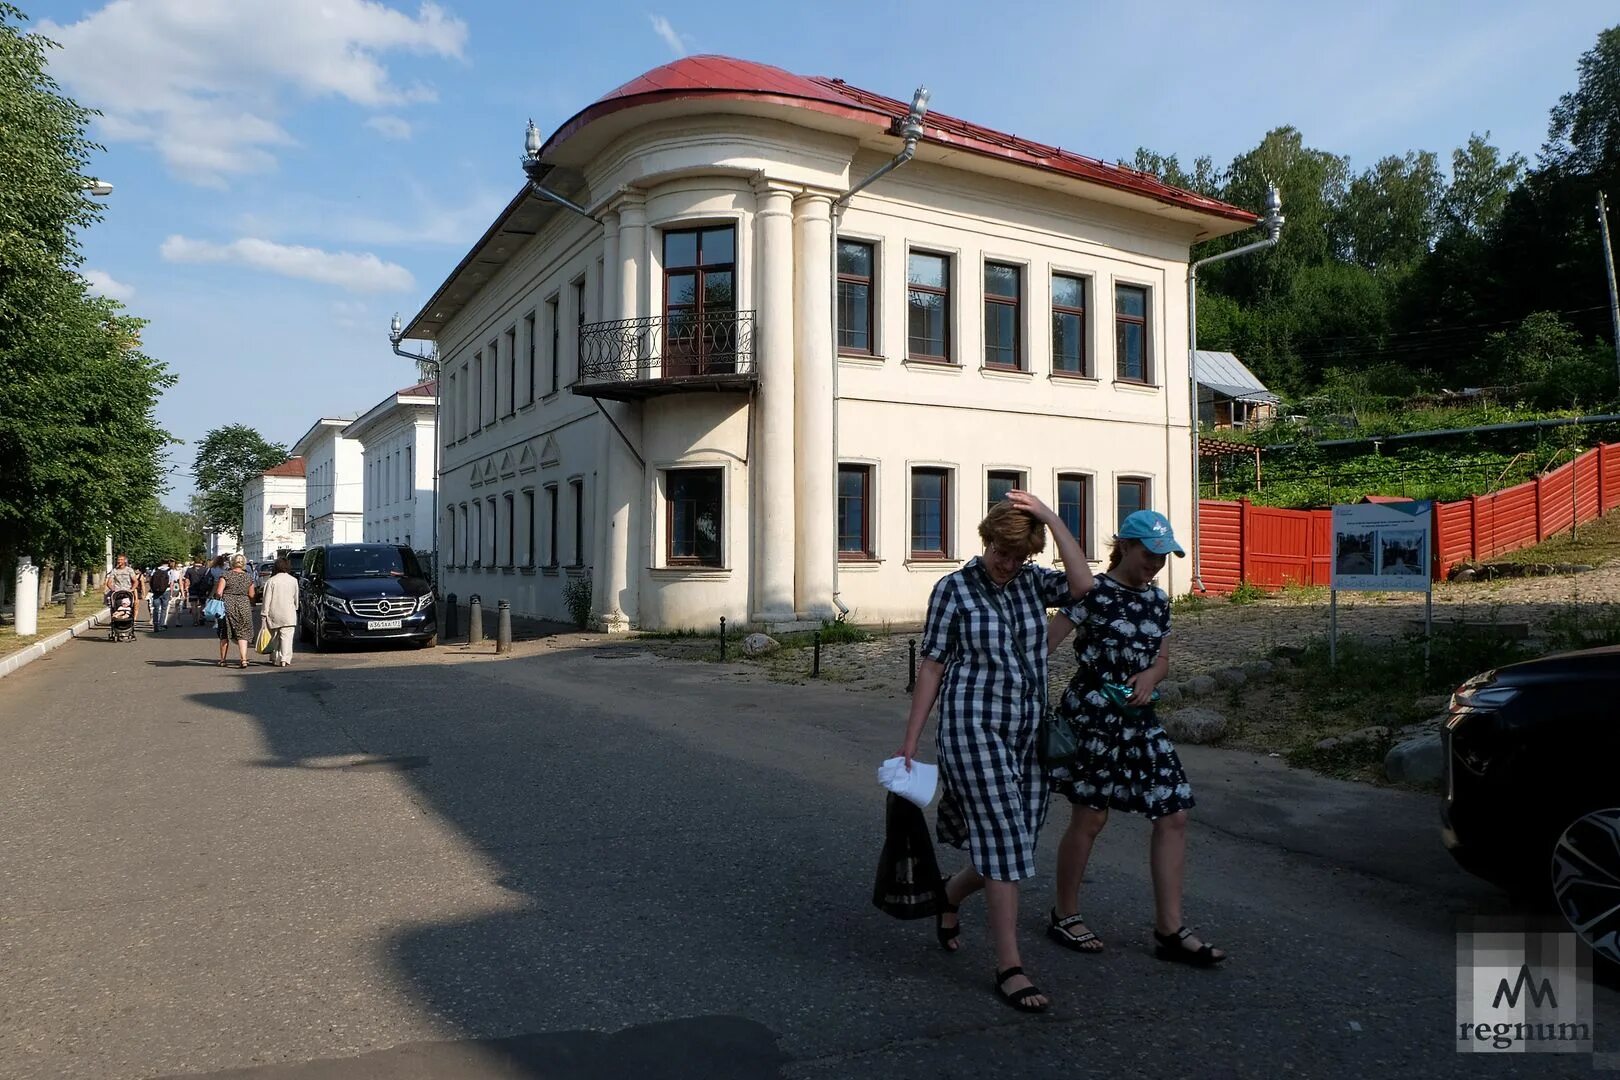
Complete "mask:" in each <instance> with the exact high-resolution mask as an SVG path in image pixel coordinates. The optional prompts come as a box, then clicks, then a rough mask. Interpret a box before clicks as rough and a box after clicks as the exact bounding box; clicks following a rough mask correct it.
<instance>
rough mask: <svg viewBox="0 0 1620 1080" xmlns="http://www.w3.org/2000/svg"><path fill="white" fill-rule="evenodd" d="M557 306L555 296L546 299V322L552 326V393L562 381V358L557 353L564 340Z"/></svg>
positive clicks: (550, 391)
mask: <svg viewBox="0 0 1620 1080" xmlns="http://www.w3.org/2000/svg"><path fill="white" fill-rule="evenodd" d="M557 308H558V304H557V298H556V297H555V296H553V297H552V298H551V299H550V300H547V301H546V322H547V324H548V325H550V327H551V382H550V386H551V389H550V390H548V391H547V393H550V394H555V393H556V392H557V387H558V386H560V385H561V383H562V358H561V357H560V356H558V355H557V354H558V352H559V351H560V350H559V348H558V344H559V343H560V342H561V341H562V326H561V324H560V321H559V318H560V313H559V312H558V310H557Z"/></svg>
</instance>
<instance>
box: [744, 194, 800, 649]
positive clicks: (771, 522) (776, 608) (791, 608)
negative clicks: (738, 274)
mask: <svg viewBox="0 0 1620 1080" xmlns="http://www.w3.org/2000/svg"><path fill="white" fill-rule="evenodd" d="M755 190H756V192H757V195H758V202H757V211H756V213H755V217H754V221H755V228H754V262H755V265H756V266H758V267H759V275H758V281H759V297H758V299H757V300H756V301H755V307H756V314H755V317H754V318H755V325H754V355H755V358H756V359H755V363H756V364H757V365H758V368H757V370H758V371H759V398H758V402H759V403H758V405H757V406H756V408H757V410H758V412H757V414H756V415H755V416H754V417H751V418H750V419H752V420H754V421H755V423H756V427H755V431H756V432H757V433H758V434H757V439H758V442H757V445H756V448H755V451H754V465H753V468H754V470H755V482H754V505H753V518H754V524H755V529H754V530H750V531H751V532H755V534H756V535H757V536H758V537H759V543H758V546H757V549H756V552H755V559H756V561H755V570H754V603H755V611H756V614H755V615H754V621H756V622H765V623H773V622H792V621H793V619H794V612H795V611H796V610H797V607H796V606H795V599H796V598H795V597H794V594H793V582H794V578H795V571H796V568H797V567H796V563H797V558H798V556H797V552H796V551H795V548H794V537H795V534H796V530H795V528H794V523H795V521H797V514H796V513H795V510H796V507H795V501H796V498H797V495H796V491H795V483H796V481H795V480H794V475H793V471H794V470H793V465H794V445H793V428H794V416H793V402H794V385H793V380H794V374H793V346H794V327H793V310H794V302H793V196H792V195H791V193H789V192H787V191H784V190H781V189H779V188H772V187H770V186H769V185H766V184H760V185H757V186H756V188H755Z"/></svg>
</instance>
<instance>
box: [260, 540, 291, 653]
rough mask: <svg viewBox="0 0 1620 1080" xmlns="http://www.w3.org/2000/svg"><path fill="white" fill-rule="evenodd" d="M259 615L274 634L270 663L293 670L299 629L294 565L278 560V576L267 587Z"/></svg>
mask: <svg viewBox="0 0 1620 1080" xmlns="http://www.w3.org/2000/svg"><path fill="white" fill-rule="evenodd" d="M259 612H260V617H261V618H263V619H264V625H265V626H266V627H268V628H269V630H270V662H271V663H272V664H274V665H275V666H276V667H291V666H292V654H293V631H294V630H295V629H296V628H297V625H298V579H297V578H295V577H293V575H292V563H290V562H288V561H287V560H286V559H285V558H282V559H277V560H276V564H275V569H274V572H273V573H272V574H271V575H270V579H269V580H268V581H266V582H265V583H264V600H263V604H262V605H261V606H260V608H259Z"/></svg>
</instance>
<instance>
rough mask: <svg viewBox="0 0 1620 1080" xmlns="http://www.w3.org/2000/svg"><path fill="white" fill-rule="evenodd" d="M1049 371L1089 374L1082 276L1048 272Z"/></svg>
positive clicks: (1060, 373) (1084, 293)
mask: <svg viewBox="0 0 1620 1080" xmlns="http://www.w3.org/2000/svg"><path fill="white" fill-rule="evenodd" d="M1052 372H1053V373H1054V374H1057V375H1079V376H1089V375H1090V374H1091V372H1090V371H1089V370H1087V367H1086V279H1085V278H1079V277H1073V276H1071V275H1069V274H1053V275H1052Z"/></svg>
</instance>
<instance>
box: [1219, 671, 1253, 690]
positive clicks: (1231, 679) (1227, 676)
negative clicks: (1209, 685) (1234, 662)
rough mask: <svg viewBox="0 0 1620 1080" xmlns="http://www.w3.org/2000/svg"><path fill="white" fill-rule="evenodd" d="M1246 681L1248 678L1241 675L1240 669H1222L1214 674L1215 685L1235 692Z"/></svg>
mask: <svg viewBox="0 0 1620 1080" xmlns="http://www.w3.org/2000/svg"><path fill="white" fill-rule="evenodd" d="M1248 681H1249V677H1248V676H1247V675H1245V674H1243V669H1242V668H1235V667H1229V668H1222V669H1221V670H1219V671H1217V672H1216V673H1215V683H1216V685H1217V686H1224V687H1225V688H1226V689H1228V690H1235V689H1237V688H1238V687H1240V686H1242V685H1243V684H1244V683H1246V682H1248Z"/></svg>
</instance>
